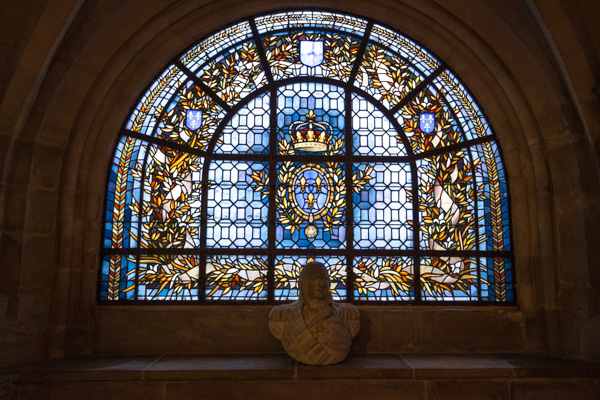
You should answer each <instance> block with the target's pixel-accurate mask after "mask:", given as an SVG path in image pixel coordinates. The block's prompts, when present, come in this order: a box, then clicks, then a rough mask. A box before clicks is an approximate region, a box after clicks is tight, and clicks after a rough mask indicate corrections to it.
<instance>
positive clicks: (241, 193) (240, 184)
mask: <svg viewBox="0 0 600 400" xmlns="http://www.w3.org/2000/svg"><path fill="white" fill-rule="evenodd" d="M267 173H268V164H267V163H247V162H242V161H219V160H217V161H213V162H212V163H211V165H210V170H209V173H208V179H209V181H210V189H209V191H208V198H207V213H208V216H209V217H208V218H207V241H206V244H207V246H208V247H220V248H242V249H243V248H256V247H266V246H267V239H268V224H266V223H265V221H267V220H268V207H267V199H266V195H265V194H264V193H263V192H262V191H261V187H259V186H257V181H256V180H255V178H253V176H255V177H257V176H263V177H264V176H266V174H267ZM261 174H262V175H261Z"/></svg>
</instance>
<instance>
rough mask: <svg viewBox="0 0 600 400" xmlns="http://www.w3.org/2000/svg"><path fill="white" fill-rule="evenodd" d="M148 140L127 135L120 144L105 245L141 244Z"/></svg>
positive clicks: (108, 205)
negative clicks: (141, 220)
mask: <svg viewBox="0 0 600 400" xmlns="http://www.w3.org/2000/svg"><path fill="white" fill-rule="evenodd" d="M146 146H147V144H146V143H145V142H143V141H141V140H137V139H134V138H130V137H123V138H121V139H120V143H119V145H118V146H117V150H116V152H115V156H114V158H113V164H112V166H111V170H110V175H109V180H108V191H107V202H106V216H105V222H104V247H105V248H127V247H136V246H137V245H138V223H139V218H140V209H139V207H138V204H137V203H136V199H139V198H140V187H141V178H142V169H143V167H142V163H143V159H144V157H145V155H146Z"/></svg>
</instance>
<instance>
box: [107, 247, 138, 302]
mask: <svg viewBox="0 0 600 400" xmlns="http://www.w3.org/2000/svg"><path fill="white" fill-rule="evenodd" d="M101 262H102V265H101V275H100V299H101V300H111V301H115V300H134V299H135V290H132V289H134V288H135V283H136V275H135V265H136V263H135V257H134V256H132V255H125V254H111V255H105V256H103V257H102V261H101Z"/></svg>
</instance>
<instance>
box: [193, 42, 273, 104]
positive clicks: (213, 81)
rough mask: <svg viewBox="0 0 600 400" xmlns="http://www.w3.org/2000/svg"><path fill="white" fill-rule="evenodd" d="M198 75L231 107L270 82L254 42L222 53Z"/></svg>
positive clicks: (201, 69)
mask: <svg viewBox="0 0 600 400" xmlns="http://www.w3.org/2000/svg"><path fill="white" fill-rule="evenodd" d="M198 77H199V78H200V80H201V81H202V82H203V83H204V84H206V86H208V87H209V88H211V89H212V90H213V91H214V92H215V93H216V94H217V96H219V97H220V98H221V99H222V100H223V101H224V102H225V103H227V104H228V105H230V106H233V105H235V104H237V103H238V102H239V101H240V100H241V99H243V98H244V97H246V96H247V95H248V94H250V93H251V92H252V91H254V90H256V89H259V88H261V87H262V86H264V85H265V84H266V83H267V78H266V76H265V71H263V69H262V65H261V63H260V58H259V54H258V50H257V48H256V44H255V43H254V41H247V42H244V43H242V44H240V45H238V46H236V47H235V48H232V49H229V50H228V51H226V52H225V53H224V54H220V55H219V57H217V58H216V59H213V60H211V61H210V62H209V63H208V64H207V65H205V66H203V67H202V68H200V69H199V70H198Z"/></svg>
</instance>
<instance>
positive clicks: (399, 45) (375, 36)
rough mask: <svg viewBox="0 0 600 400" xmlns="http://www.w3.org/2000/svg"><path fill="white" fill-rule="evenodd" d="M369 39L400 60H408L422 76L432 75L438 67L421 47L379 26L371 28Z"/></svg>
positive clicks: (437, 63) (436, 62) (433, 58)
mask: <svg viewBox="0 0 600 400" xmlns="http://www.w3.org/2000/svg"><path fill="white" fill-rule="evenodd" d="M371 39H372V40H373V41H374V42H379V43H380V44H382V45H384V46H387V47H388V48H390V49H391V50H392V51H394V52H396V53H398V54H400V56H401V57H402V58H404V59H405V60H408V61H409V62H410V63H411V64H412V65H414V66H415V67H416V68H418V69H419V70H420V71H422V74H423V75H429V74H431V73H433V71H434V70H435V69H436V68H438V67H439V65H440V63H439V61H437V60H436V59H435V57H433V56H432V55H431V54H429V52H428V51H427V50H425V49H424V48H423V47H421V46H419V45H418V44H416V43H415V42H413V41H412V40H410V39H408V38H406V37H404V36H402V35H400V34H398V33H396V32H393V31H391V30H390V29H388V28H385V27H383V26H381V25H377V24H375V25H374V26H373V31H372V33H371Z"/></svg>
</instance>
